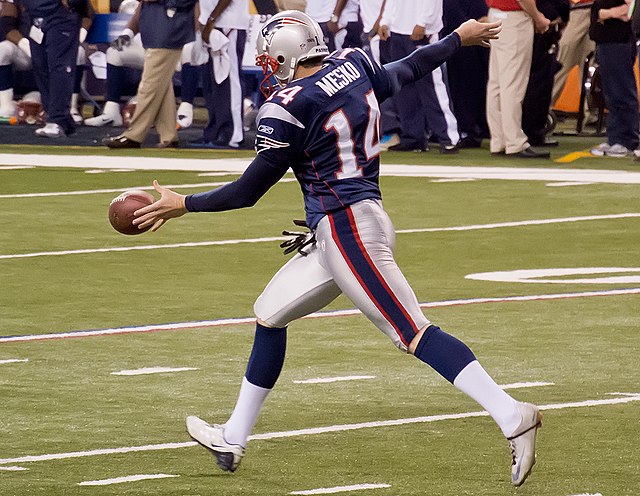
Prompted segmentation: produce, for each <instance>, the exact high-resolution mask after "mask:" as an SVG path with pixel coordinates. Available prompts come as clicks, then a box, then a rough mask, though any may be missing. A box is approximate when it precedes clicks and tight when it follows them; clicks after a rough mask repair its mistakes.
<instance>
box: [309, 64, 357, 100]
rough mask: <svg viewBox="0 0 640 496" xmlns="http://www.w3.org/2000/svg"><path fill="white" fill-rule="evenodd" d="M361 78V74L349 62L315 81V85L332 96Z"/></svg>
mask: <svg viewBox="0 0 640 496" xmlns="http://www.w3.org/2000/svg"><path fill="white" fill-rule="evenodd" d="M361 76H362V74H360V71H358V69H356V66H355V65H353V64H352V63H351V62H346V63H344V64H342V65H339V66H338V67H336V68H335V69H334V70H332V71H331V72H330V73H328V74H327V75H326V76H323V77H322V78H321V79H319V80H318V81H316V85H317V86H318V87H319V88H320V89H321V90H322V91H324V92H325V93H326V94H327V95H329V96H333V95H335V94H336V93H337V92H338V91H340V90H341V89H342V88H345V87H346V86H349V85H350V84H351V83H353V82H354V81H356V80H357V79H358V78H360V77H361Z"/></svg>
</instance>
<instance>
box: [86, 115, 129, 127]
mask: <svg viewBox="0 0 640 496" xmlns="http://www.w3.org/2000/svg"><path fill="white" fill-rule="evenodd" d="M109 124H111V125H112V126H113V127H122V116H121V115H120V114H100V115H97V116H95V117H91V119H86V120H85V121H84V125H85V126H90V127H102V126H108V125H109Z"/></svg>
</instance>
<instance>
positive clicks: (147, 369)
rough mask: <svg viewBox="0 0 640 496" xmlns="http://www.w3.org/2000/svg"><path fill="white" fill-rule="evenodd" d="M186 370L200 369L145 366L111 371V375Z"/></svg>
mask: <svg viewBox="0 0 640 496" xmlns="http://www.w3.org/2000/svg"><path fill="white" fill-rule="evenodd" d="M188 370H200V369H196V368H193V367H177V368H171V367H145V368H142V369H135V370H121V371H119V372H111V375H148V374H164V373H167V372H186V371H188Z"/></svg>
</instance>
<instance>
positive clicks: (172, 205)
mask: <svg viewBox="0 0 640 496" xmlns="http://www.w3.org/2000/svg"><path fill="white" fill-rule="evenodd" d="M285 172H286V169H284V168H279V167H274V166H272V165H271V164H270V163H269V162H268V161H267V160H265V159H263V158H262V157H260V155H258V156H257V157H256V158H255V159H254V160H253V162H251V164H250V165H249V167H248V168H247V170H246V171H245V172H244V174H242V176H240V177H239V178H238V179H237V180H235V181H234V182H232V183H229V184H227V185H225V186H223V187H221V188H218V189H214V190H212V191H207V192H204V193H196V194H193V195H180V194H178V193H176V192H175V191H172V190H170V189H168V188H163V187H162V186H160V185H159V184H158V181H154V182H153V186H154V188H155V189H156V191H157V192H158V193H160V195H161V196H160V199H159V200H158V201H156V202H155V203H152V204H151V205H149V206H148V207H144V208H141V209H140V210H137V211H136V212H135V219H134V221H133V223H134V224H136V225H137V226H138V227H139V228H140V229H143V228H145V227H147V226H152V228H151V230H152V231H157V230H158V229H159V228H160V227H161V226H162V225H163V224H164V223H165V222H166V221H167V220H169V219H172V218H175V217H180V216H182V215H184V214H186V213H187V212H222V211H225V210H236V209H239V208H246V207H252V206H253V205H255V204H256V202H257V201H258V200H259V199H260V198H262V196H264V194H265V193H266V192H267V191H268V190H269V189H270V188H271V187H272V186H273V185H274V184H276V183H277V182H278V181H279V180H280V179H281V178H282V176H283V175H284V173H285Z"/></svg>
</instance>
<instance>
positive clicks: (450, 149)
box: [440, 143, 460, 155]
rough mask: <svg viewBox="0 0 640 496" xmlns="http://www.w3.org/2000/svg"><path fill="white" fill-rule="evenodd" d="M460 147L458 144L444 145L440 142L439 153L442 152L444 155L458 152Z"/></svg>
mask: <svg viewBox="0 0 640 496" xmlns="http://www.w3.org/2000/svg"><path fill="white" fill-rule="evenodd" d="M459 151H460V149H459V148H458V145H445V144H442V143H440V153H444V154H445V155H453V154H454V153H458V152H459Z"/></svg>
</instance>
